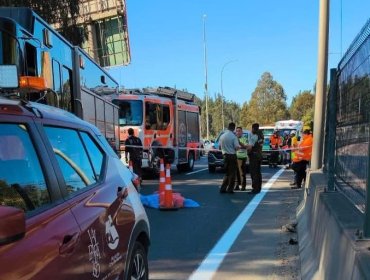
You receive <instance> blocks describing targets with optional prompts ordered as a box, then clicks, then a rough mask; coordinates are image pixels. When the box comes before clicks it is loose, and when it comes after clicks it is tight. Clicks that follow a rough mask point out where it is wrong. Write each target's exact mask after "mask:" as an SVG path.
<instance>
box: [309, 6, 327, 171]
mask: <svg viewBox="0 0 370 280" xmlns="http://www.w3.org/2000/svg"><path fill="white" fill-rule="evenodd" d="M328 33H329V0H320V16H319V50H318V65H317V83H316V98H315V115H314V129H313V147H312V159H311V169H312V170H317V169H320V168H321V167H322V153H323V139H324V137H323V134H324V117H325V101H326V89H327V85H326V83H327V70H328Z"/></svg>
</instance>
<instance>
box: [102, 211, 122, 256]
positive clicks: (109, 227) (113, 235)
mask: <svg viewBox="0 0 370 280" xmlns="http://www.w3.org/2000/svg"><path fill="white" fill-rule="evenodd" d="M105 237H106V239H107V243H108V247H109V248H110V249H111V250H114V249H116V248H117V246H118V242H119V235H118V232H117V229H116V227H115V226H114V224H113V221H112V217H111V215H109V216H108V221H106V222H105Z"/></svg>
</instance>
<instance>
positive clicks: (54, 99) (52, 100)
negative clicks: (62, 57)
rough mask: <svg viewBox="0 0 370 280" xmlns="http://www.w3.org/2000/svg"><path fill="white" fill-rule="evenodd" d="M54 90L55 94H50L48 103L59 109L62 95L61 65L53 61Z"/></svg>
mask: <svg viewBox="0 0 370 280" xmlns="http://www.w3.org/2000/svg"><path fill="white" fill-rule="evenodd" d="M53 90H54V91H55V93H56V95H55V94H52V93H51V94H48V98H47V102H48V104H49V105H51V106H55V107H59V100H60V96H61V93H62V89H61V78H60V64H59V62H58V61H56V60H53Z"/></svg>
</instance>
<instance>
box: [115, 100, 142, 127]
mask: <svg viewBox="0 0 370 280" xmlns="http://www.w3.org/2000/svg"><path fill="white" fill-rule="evenodd" d="M112 102H113V103H114V104H116V105H117V106H119V125H120V126H126V125H141V124H142V123H143V102H142V101H141V100H119V99H114V100H113V101H112Z"/></svg>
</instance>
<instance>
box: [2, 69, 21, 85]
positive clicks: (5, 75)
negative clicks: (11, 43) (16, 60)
mask: <svg viewBox="0 0 370 280" xmlns="http://www.w3.org/2000/svg"><path fill="white" fill-rule="evenodd" d="M18 86H19V85H18V71H17V66H16V65H0V88H17V87H18Z"/></svg>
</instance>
